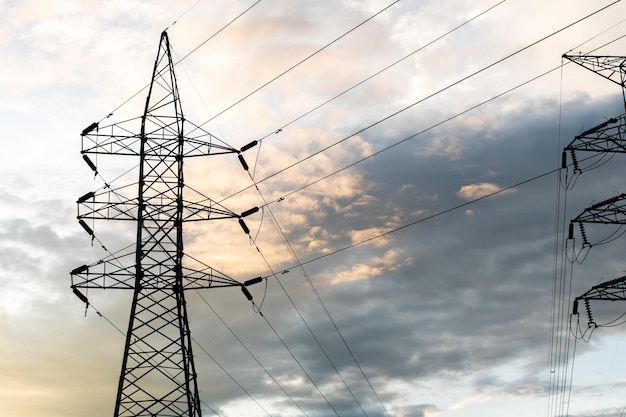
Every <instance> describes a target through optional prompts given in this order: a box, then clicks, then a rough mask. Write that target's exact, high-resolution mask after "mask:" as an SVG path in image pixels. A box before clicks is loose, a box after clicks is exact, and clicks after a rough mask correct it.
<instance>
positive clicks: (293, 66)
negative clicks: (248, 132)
mask: <svg viewBox="0 0 626 417" xmlns="http://www.w3.org/2000/svg"><path fill="white" fill-rule="evenodd" d="M399 1H400V0H395V1H394V2H393V3H391V4H390V5H388V6H386V7H385V8H384V9H382V10H380V11H378V12H376V13H375V14H374V15H372V16H370V17H368V18H367V19H365V20H364V21H362V22H361V23H359V24H358V25H356V26H355V27H353V28H352V29H350V30H348V31H347V32H345V33H344V34H343V35H341V36H339V37H338V38H335V39H334V40H332V41H330V42H329V43H327V44H326V45H324V46H322V47H321V48H320V49H318V50H316V51H315V52H313V53H312V54H310V55H308V56H307V57H306V58H303V59H302V60H300V61H298V62H297V63H296V64H293V65H292V66H291V67H289V68H287V69H286V70H284V71H283V72H281V73H280V74H278V75H277V76H275V77H274V78H272V79H271V80H269V81H267V82H266V83H265V84H263V85H261V86H260V87H258V88H256V89H255V90H254V91H252V92H250V93H248V94H246V95H245V96H244V97H242V98H240V99H239V100H237V101H236V102H234V103H233V104H231V105H230V106H228V107H226V108H225V109H224V110H222V111H220V112H219V113H217V114H216V115H214V116H212V117H211V118H210V119H208V120H207V121H206V122H204V123H202V124H201V125H200V126H199V127H202V126H204V125H205V124H207V123H209V122H210V121H212V120H213V119H215V118H216V117H219V116H220V115H222V114H223V113H225V112H227V111H228V110H230V109H232V108H233V107H235V106H236V105H237V104H239V103H241V102H242V101H244V100H246V99H247V98H249V97H250V96H252V95H253V94H256V93H258V92H259V91H260V90H262V89H263V88H265V87H267V86H268V85H270V84H271V83H273V82H274V81H276V80H278V79H279V78H280V77H282V76H283V75H285V74H287V73H288V72H289V71H291V70H293V69H295V68H296V67H298V66H300V65H301V64H303V63H304V62H306V61H308V60H309V59H311V58H313V57H314V56H315V55H317V54H319V53H320V52H322V51H323V50H324V49H326V48H328V47H329V46H331V45H333V44H334V43H336V42H338V41H339V40H341V39H342V38H344V37H346V36H347V35H349V34H350V33H352V32H354V31H355V30H356V29H358V28H359V27H361V26H363V25H364V24H366V23H367V22H369V21H370V20H372V19H374V18H375V17H376V16H378V15H379V14H381V13H383V12H384V11H386V10H387V9H389V8H390V7H391V6H393V5H394V4H396V3H398V2H399Z"/></svg>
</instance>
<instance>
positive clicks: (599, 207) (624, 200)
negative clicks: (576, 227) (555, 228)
mask: <svg viewBox="0 0 626 417" xmlns="http://www.w3.org/2000/svg"><path fill="white" fill-rule="evenodd" d="M572 223H600V224H626V193H622V194H619V195H617V196H615V197H612V198H609V199H607V200H604V201H601V202H599V203H596V204H593V205H591V206H589V207H588V208H586V209H585V211H583V212H582V213H581V214H579V215H578V216H577V217H576V218H574V219H573V220H572Z"/></svg>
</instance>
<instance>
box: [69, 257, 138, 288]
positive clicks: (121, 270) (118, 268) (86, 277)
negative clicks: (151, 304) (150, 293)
mask: <svg viewBox="0 0 626 417" xmlns="http://www.w3.org/2000/svg"><path fill="white" fill-rule="evenodd" d="M133 257H134V251H133V252H129V253H127V254H123V255H118V256H115V257H111V258H108V259H103V260H100V261H98V262H97V263H95V264H93V265H82V266H79V267H78V268H75V269H74V270H72V271H71V272H70V278H71V287H72V288H83V289H90V288H94V289H96V288H97V289H108V288H110V289H126V290H128V289H133V288H135V281H136V274H135V265H134V264H133V263H132V260H133Z"/></svg>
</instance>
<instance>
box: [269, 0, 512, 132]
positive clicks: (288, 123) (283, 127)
mask: <svg viewBox="0 0 626 417" xmlns="http://www.w3.org/2000/svg"><path fill="white" fill-rule="evenodd" d="M505 1H506V0H502V1H500V2H498V3H496V4H494V5H493V6H491V7H489V8H487V9H485V10H483V11H482V12H480V13H478V14H477V15H475V16H473V17H471V18H470V19H468V20H465V21H464V22H463V23H461V24H459V25H457V26H455V27H454V28H452V29H450V30H448V31H447V32H445V33H443V34H442V35H439V36H437V37H436V38H434V39H433V40H431V41H429V42H427V43H425V44H424V45H422V46H420V47H419V48H417V49H415V50H414V51H413V52H411V53H409V54H407V55H405V56H403V57H402V58H400V59H398V60H396V61H394V62H393V63H391V64H389V65H387V66H385V67H383V68H382V69H380V70H378V71H376V72H375V73H373V74H372V75H370V76H368V77H367V78H364V79H363V80H361V81H359V82H358V83H356V84H354V85H352V86H351V87H349V88H348V89H346V90H343V91H342V92H340V93H338V94H336V95H334V96H333V97H331V98H329V99H327V100H325V101H324V102H322V103H321V104H319V105H317V106H315V107H313V108H312V109H310V110H308V111H306V112H305V113H303V114H301V115H300V116H298V117H296V118H295V119H293V120H291V121H289V122H287V123H285V124H282V125H281V126H280V127H278V128H277V129H274V130H273V131H271V132H270V133H268V134H266V135H265V136H263V137H261V138H259V139H257V141H258V142H261V141H263V140H264V139H267V138H268V137H270V136H272V135H274V134H276V133H277V132H280V131H282V130H283V129H285V128H286V127H288V126H290V125H292V124H294V123H295V122H297V121H299V120H300V119H302V118H304V117H306V116H308V115H310V114H311V113H313V112H315V111H317V110H319V109H320V108H322V107H324V106H325V105H327V104H329V103H331V102H332V101H334V100H336V99H338V98H339V97H341V96H343V95H344V94H347V93H348V92H350V91H352V90H354V89H355V88H357V87H359V86H360V85H362V84H364V83H366V82H367V81H369V80H371V79H373V78H375V77H377V76H378V75H380V74H382V73H383V72H385V71H387V70H388V69H390V68H392V67H394V66H396V65H398V64H399V63H401V62H403V61H405V60H406V59H408V58H410V57H412V56H413V55H415V54H417V53H418V52H420V51H422V50H424V49H426V48H427V47H429V46H430V45H432V44H434V43H435V42H437V41H439V40H441V39H443V38H445V37H446V36H448V35H450V34H452V33H453V32H455V31H457V30H458V29H460V28H462V27H463V26H465V25H467V24H469V23H471V22H473V21H474V20H476V19H478V18H479V17H481V16H482V15H484V14H486V13H488V12H490V11H491V10H493V9H495V8H496V7H497V6H499V5H501V4H502V3H504V2H505Z"/></svg>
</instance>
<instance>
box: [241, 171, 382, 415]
mask: <svg viewBox="0 0 626 417" xmlns="http://www.w3.org/2000/svg"><path fill="white" fill-rule="evenodd" d="M251 179H252V177H251ZM256 189H257V191H258V194H259V196H260V197H261V199H262V200H263V202H264V205H265V206H266V207H267V201H266V200H265V197H264V196H263V194H262V193H261V191H260V190H259V189H258V187H257V188H256ZM267 209H268V212H269V215H270V218H271V219H272V221H273V223H274V225H275V227H276V229H277V231H278V232H279V234H280V236H281V237H282V239H283V242H284V243H285V245H286V246H287V248H288V249H289V252H290V253H291V255H292V256H293V257H294V259H295V260H296V262H297V263H298V265H299V267H300V270H301V272H302V274H303V276H304V277H305V278H306V280H307V282H308V283H309V285H310V286H311V288H312V289H313V291H314V293H315V294H316V296H317V299H318V301H319V303H320V304H321V305H322V307H323V309H324V311H325V313H326V315H327V317H328V318H329V320H330V322H331V323H332V324H333V326H334V328H335V331H336V332H337V333H338V334H339V336H340V338H341V340H342V341H343V343H344V345H345V346H346V348H347V350H348V352H349V353H350V355H351V356H352V359H353V360H354V362H355V363H356V364H357V366H358V368H359V369H360V370H361V372H363V368H362V367H361V366H360V365H359V363H358V361H357V359H356V357H355V356H354V354H353V352H352V350H351V349H350V348H349V347H348V344H347V342H346V340H345V338H344V337H343V335H342V334H341V332H340V331H339V328H338V327H337V324H336V322H335V320H334V319H333V318H332V316H331V314H330V312H329V311H328V309H327V308H326V305H325V304H324V302H323V301H322V299H321V297H320V296H319V293H318V292H317V290H316V289H315V286H314V285H313V282H312V281H311V279H310V278H309V276H308V274H307V272H306V270H305V269H304V268H303V267H302V265H301V264H300V261H299V259H298V255H297V254H296V252H295V251H294V249H293V246H292V245H291V243H290V242H289V239H288V238H287V236H286V235H285V233H284V231H283V229H282V227H281V226H280V224H279V223H278V220H277V219H276V217H275V216H274V213H273V212H272V210H271V208H269V207H267ZM257 250H259V249H258V247H257ZM259 252H260V251H259ZM266 262H267V261H266ZM271 276H273V277H274V278H275V279H276V281H277V282H278V284H279V286H280V288H281V289H282V290H283V292H284V294H285V295H286V297H287V299H288V300H289V302H290V303H291V305H292V307H293V308H294V310H295V311H296V312H297V313H298V316H299V317H300V319H301V320H302V322H303V323H304V325H305V326H306V328H307V329H308V331H309V333H310V335H311V337H313V340H315V342H316V343H317V345H318V347H319V348H320V350H321V351H322V353H323V354H324V356H325V358H326V360H327V361H328V362H329V363H330V365H331V366H332V368H333V369H334V371H335V373H336V374H337V375H338V376H339V379H340V380H341V382H342V383H343V385H344V386H345V387H346V389H347V390H348V392H349V393H350V395H351V396H352V398H353V399H354V401H355V403H356V404H357V406H358V407H359V409H360V410H361V412H362V413H363V414H364V415H365V416H366V417H367V412H366V411H365V409H364V408H363V405H362V404H361V402H360V401H359V400H358V398H357V397H356V395H355V394H354V392H353V391H352V389H351V388H350V386H349V385H348V383H347V382H346V380H345V378H344V377H343V375H341V372H339V369H338V368H337V366H336V365H335V363H334V362H333V360H332V359H331V358H330V355H329V354H328V352H327V350H326V349H325V348H324V346H323V345H322V343H321V342H320V340H319V338H318V337H317V336H316V335H315V333H314V332H313V329H312V328H311V326H310V325H309V323H308V322H307V320H306V319H305V318H304V316H303V314H302V312H301V311H300V309H299V308H298V306H297V305H296V303H295V302H294V301H293V298H292V297H291V296H290V295H289V293H288V292H287V289H286V288H285V286H284V285H283V284H282V282H281V280H280V279H279V278H278V276H277V275H276V274H275V273H274V272H273V271H272V274H271ZM363 376H364V377H365V379H366V381H367V382H368V383H369V384H370V388H371V389H372V391H374V394H375V396H376V398H378V399H379V396H378V394H376V391H375V390H374V388H373V386H372V385H371V383H370V382H369V379H368V378H367V376H366V375H365V373H363ZM380 405H381V406H382V408H383V410H384V411H385V414H387V410H386V409H385V407H384V406H383V404H382V402H381V403H380ZM387 416H388V414H387Z"/></svg>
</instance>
